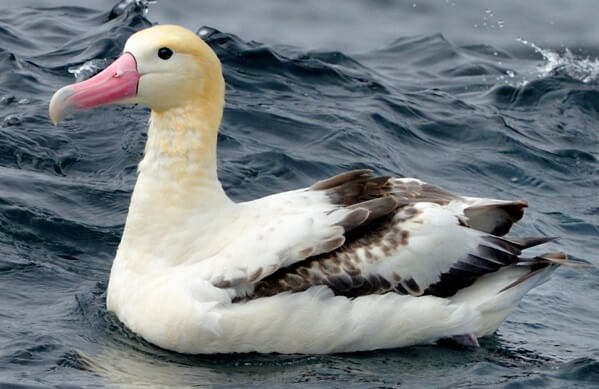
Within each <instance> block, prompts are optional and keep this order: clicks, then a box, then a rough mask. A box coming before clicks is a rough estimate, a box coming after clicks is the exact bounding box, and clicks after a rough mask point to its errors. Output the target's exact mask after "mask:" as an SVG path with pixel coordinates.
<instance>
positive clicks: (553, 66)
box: [518, 38, 599, 83]
mask: <svg viewBox="0 0 599 389" xmlns="http://www.w3.org/2000/svg"><path fill="white" fill-rule="evenodd" d="M518 42H520V43H522V44H525V45H526V46H528V47H531V48H533V49H534V50H535V51H536V52H537V53H539V54H541V55H542V56H543V59H544V60H545V62H544V63H542V64H540V65H538V66H537V70H538V71H539V74H538V77H539V78H544V77H547V76H551V75H553V74H556V73H560V74H565V75H567V76H568V77H571V78H573V79H575V80H578V81H581V82H583V83H588V82H591V81H596V80H597V79H599V60H598V59H596V58H595V59H590V58H589V57H586V58H577V57H576V56H575V55H574V54H572V52H571V51H570V50H569V49H568V48H566V49H565V50H564V52H563V53H558V52H556V51H553V50H549V49H543V48H541V47H539V46H537V45H535V44H534V43H532V42H529V41H527V40H525V39H522V38H518Z"/></svg>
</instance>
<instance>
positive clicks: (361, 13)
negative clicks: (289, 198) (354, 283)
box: [0, 0, 599, 388]
mask: <svg viewBox="0 0 599 389" xmlns="http://www.w3.org/2000/svg"><path fill="white" fill-rule="evenodd" d="M522 3H525V4H522ZM0 6H2V9H3V12H2V13H1V14H0V324H1V325H0V387H30V386H31V387H36V386H37V387H48V386H57V387H65V388H66V387H90V386H95V387H103V386H118V385H123V386H129V385H139V386H159V385H164V386H166V385H169V386H211V387H212V386H217V387H218V386H231V387H264V386H266V387H283V386H284V387H290V386H298V387H299V386H302V387H303V386H307V387H356V388H363V387H395V386H400V385H403V386H406V387H425V388H429V387H479V386H484V385H493V386H500V387H529V386H543V387H560V388H562V387H597V385H599V305H598V304H597V301H599V273H598V272H597V271H580V270H574V269H559V270H558V271H557V272H556V273H555V274H554V276H553V278H552V280H551V281H550V282H548V283H546V284H544V285H543V286H541V287H539V288H537V289H535V290H533V291H532V292H531V293H530V294H529V295H528V296H527V297H526V298H525V299H524V301H523V302H522V304H521V305H520V306H519V308H518V309H517V310H516V311H515V312H514V314H513V315H511V316H510V317H509V318H508V320H507V321H506V322H505V323H504V324H503V325H502V326H501V327H500V329H499V330H498V331H497V333H495V334H494V335H492V336H490V337H487V338H485V339H483V340H482V342H481V347H480V348H479V349H476V350H472V351H469V350H452V349H446V348H441V347H436V346H421V347H410V348H405V349H399V350H385V351H376V352H364V353H354V354H341V355H330V356H310V355H307V356H303V355H258V354H248V355H223V356H195V357H192V356H184V355H178V354H174V353H170V352H167V351H164V350H161V349H158V348H156V347H154V346H152V345H150V344H148V343H146V342H144V341H143V340H141V339H139V338H137V337H136V336H135V335H133V334H132V333H130V332H129V331H127V330H126V329H125V328H123V326H122V325H121V324H120V323H119V322H118V321H117V320H115V318H114V317H112V316H111V315H108V314H107V313H106V308H105V303H104V300H105V291H106V284H107V279H108V275H109V270H110V266H111V261H112V258H113V256H114V254H115V251H116V248H117V245H118V242H119V239H120V235H121V233H122V230H123V225H124V221H125V217H126V213H127V207H128V203H129V196H130V194H131V191H132V188H133V185H134V183H135V179H136V173H135V172H136V165H137V163H138V161H139V160H140V158H141V155H142V150H143V145H144V142H145V130H146V126H147V116H148V109H146V108H144V107H133V106H130V107H114V106H113V107H103V108H98V109H95V110H93V111H88V112H84V113H80V114H77V115H76V116H72V117H68V118H67V119H66V120H65V121H64V122H62V123H61V124H60V125H59V126H57V127H54V126H53V125H52V124H51V123H50V121H49V119H48V117H47V105H48V101H49V98H50V96H51V95H52V93H53V92H54V91H55V90H56V89H58V88H59V87H60V86H62V85H64V84H67V83H71V82H73V81H74V80H75V78H76V77H79V78H85V77H87V76H89V75H91V74H92V73H94V72H96V71H98V70H99V69H101V68H102V67H103V66H106V64H107V63H109V62H110V60H111V59H112V58H114V57H116V56H117V55H118V54H119V52H120V50H121V48H122V46H123V44H124V42H125V41H126V39H127V37H128V36H129V35H130V34H131V33H133V32H134V31H136V30H139V29H141V28H144V27H147V26H149V25H151V24H152V23H155V22H160V23H167V22H168V23H179V24H183V25H185V26H187V27H189V28H192V29H194V30H197V31H198V33H200V34H201V35H202V36H203V37H204V39H206V40H207V41H208V42H209V44H210V45H211V46H212V47H213V48H214V50H215V51H216V53H217V54H218V56H219V57H220V58H221V60H222V61H223V64H224V74H225V79H226V81H227V84H228V87H227V106H226V112H225V117H224V122H223V124H222V129H221V135H220V138H219V147H220V150H219V173H220V176H221V179H222V182H223V185H224V187H225V189H226V191H227V192H228V193H229V194H230V195H231V196H232V197H233V198H234V199H237V200H245V199H251V198H254V197H257V196H262V195H266V194H269V193H273V192H278V191H282V190H289V189H294V188H298V187H301V186H307V185H310V184H311V183H312V182H314V181H315V180H318V179H321V178H323V177H327V176H330V175H333V174H336V173H338V172H340V171H343V170H347V169H354V168H362V167H372V168H373V169H374V170H375V171H377V172H378V173H383V174H394V175H399V176H415V177H418V178H421V179H423V180H426V181H429V182H432V183H435V184H436V185H439V186H442V187H444V188H446V189H448V190H451V191H454V192H457V193H462V194H471V195H480V196H490V197H497V198H503V199H520V198H524V199H527V200H528V201H529V203H530V208H529V209H528V211H527V213H526V215H525V218H524V219H523V220H522V221H521V222H520V223H519V224H518V225H517V226H516V227H515V228H514V230H513V234H514V235H538V234H541V235H551V236H558V237H560V239H559V240H558V241H556V242H553V243H550V244H548V245H546V247H543V248H542V249H540V250H543V251H548V250H565V251H567V252H568V253H569V254H570V255H571V256H572V257H574V258H582V259H586V260H588V261H590V262H592V263H594V264H595V265H596V266H599V255H598V253H599V239H598V238H599V204H598V200H599V61H598V60H596V59H595V58H596V56H597V55H598V54H599V53H598V50H597V47H596V37H597V36H598V34H599V27H598V24H597V23H596V20H597V16H599V15H598V14H597V8H596V5H595V3H594V2H593V1H577V2H566V1H558V0H553V1H546V2H545V1H544V2H521V1H517V0H510V1H501V2H500V1H474V0H464V1H459V0H453V1H451V0H450V1H445V2H443V1H432V0H431V1H417V0H413V1H393V0H377V1H359V0H352V1H347V0H344V1H340V0H339V1H332V0H329V1H316V0H307V1H303V2H292V1H275V0H260V1H252V2H241V1H232V0H231V1H204V2H195V1H191V0H186V1H177V2H169V1H162V0H161V1H159V2H158V3H156V4H150V5H149V10H146V9H145V6H144V3H143V2H141V1H137V2H136V1H123V2H121V3H119V4H115V3H114V2H112V1H107V0H101V1H94V2H78V1H74V0H65V1H41V0H37V1H36V0H25V1H16V0H15V1H11V0H0ZM113 7H114V8H113ZM202 26H210V27H202Z"/></svg>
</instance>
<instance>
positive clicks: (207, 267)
mask: <svg viewBox="0 0 599 389" xmlns="http://www.w3.org/2000/svg"><path fill="white" fill-rule="evenodd" d="M224 96H225V82H224V79H223V75H222V69H221V64H220V61H219V59H218V57H217V56H216V55H215V53H214V52H213V51H212V49H211V48H210V47H209V46H208V45H207V44H206V43H205V42H204V41H203V40H202V39H201V38H200V37H198V36H197V35H196V34H194V33H193V32H191V31H189V30H187V29H185V28H183V27H179V26H174V25H157V26H154V27H150V28H147V29H145V30H142V31H139V32H137V33H135V34H133V35H132V36H131V37H130V38H129V39H128V40H127V42H126V44H125V47H124V49H123V54H122V55H121V56H120V57H119V58H118V59H117V60H116V61H114V62H113V63H112V64H111V65H110V66H108V67H107V68H106V69H105V70H103V71H102V72H100V73H98V74H97V75H95V76H94V77H92V78H90V79H88V80H85V81H82V82H79V83H75V84H72V85H68V86H65V87H63V88H61V89H60V90H58V91H57V92H56V93H55V94H54V96H53V97H52V99H51V102H50V106H49V114H50V118H51V120H52V121H53V122H54V123H55V124H56V123H57V122H58V121H59V120H60V119H61V118H63V117H64V115H66V114H67V113H71V112H74V111H77V110H83V109H88V108H92V107H96V106H100V105H104V104H114V103H117V104H132V103H135V104H144V105H146V106H149V107H150V108H151V114H150V125H149V129H148V137H147V143H146V146H145V150H144V156H143V159H142V161H141V162H140V163H139V168H138V178H137V182H136V184H135V188H134V190H133V194H132V197H131V204H130V207H129V212H128V215H127V220H126V224H125V229H124V232H123V236H122V239H121V242H120V245H119V247H118V251H117V253H116V256H115V258H114V262H113V265H112V269H111V273H110V280H109V284H108V290H107V296H106V305H107V309H108V311H110V312H113V313H114V314H115V315H116V316H117V317H118V319H119V320H120V321H121V322H122V323H123V324H124V325H125V326H126V327H128V328H129V329H130V330H132V331H133V332H135V333H136V334H138V335H139V336H141V337H143V338H144V339H146V340H147V341H149V342H151V343H153V344H155V345H157V346H159V347H162V348H164V349H168V350H172V351H176V352H180V353H191V354H200V353H201V354H205V353H230V352H264V353H267V352H279V353H337V352H350V351H363V350H374V349H383V348H396V347H403V346H409V345H416V344H429V343H435V342H443V341H450V342H453V343H454V344H458V345H464V346H478V338H480V337H483V336H486V335H489V334H491V333H493V332H494V331H495V330H496V329H497V328H498V327H499V325H500V324H501V322H502V321H503V320H504V319H505V318H506V317H507V316H508V315H509V314H510V312H512V311H513V310H514V308H515V307H516V306H517V305H518V303H519V301H520V300H521V299H522V298H523V296H524V295H525V294H526V293H527V292H528V291H529V290H530V289H532V288H534V287H535V286H537V285H539V284H541V283H543V282H545V281H546V280H547V279H548V278H549V275H550V274H551V273H552V272H553V271H554V270H555V269H556V268H557V267H558V266H559V265H564V264H566V265H576V264H577V262H576V261H573V260H568V259H567V257H566V255H565V254H564V253H560V252H557V253H547V254H544V255H538V256H526V255H524V254H523V253H522V252H523V251H524V250H526V249H528V248H530V247H532V246H536V245H539V244H542V243H545V242H547V241H550V240H551V239H552V238H547V237H505V234H507V233H508V231H509V230H510V227H511V226H512V224H513V223H515V222H517V221H518V220H519V219H520V218H521V217H522V215H523V211H524V208H526V207H527V203H526V202H525V201H521V200H518V201H502V200H494V199H485V198H475V197H464V196H459V195H454V194H451V193H449V192H447V191H445V190H443V189H440V188H438V187H436V186H433V185H430V184H428V183H425V182H423V181H421V180H418V179H414V178H394V177H388V176H378V175H375V174H373V173H372V172H371V171H370V170H367V169H363V170H354V171H348V172H342V173H340V174H339V175H336V176H334V177H331V178H326V179H323V180H321V181H318V182H316V183H314V184H313V185H312V186H310V187H308V188H301V189H297V190H292V191H289V192H283V193H276V194H272V195H269V196H266V197H263V198H259V199H256V200H252V201H247V202H234V201H232V200H231V199H230V198H229V197H228V196H227V194H226V193H225V191H224V190H223V188H222V185H221V183H220V182H219V179H218V177H217V169H216V167H217V158H216V155H217V154H216V148H217V134H218V130H219V126H220V122H221V118H222V115H223V106H224Z"/></svg>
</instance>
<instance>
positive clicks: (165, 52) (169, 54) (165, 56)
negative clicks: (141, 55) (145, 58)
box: [158, 47, 173, 60]
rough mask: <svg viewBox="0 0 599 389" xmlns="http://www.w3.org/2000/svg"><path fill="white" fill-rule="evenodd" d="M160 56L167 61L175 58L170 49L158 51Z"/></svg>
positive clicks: (163, 48) (162, 48)
mask: <svg viewBox="0 0 599 389" xmlns="http://www.w3.org/2000/svg"><path fill="white" fill-rule="evenodd" d="M158 56H159V57H160V58H161V59H164V60H167V59H169V58H170V57H172V56H173V51H172V50H171V49H169V48H168V47H161V48H160V49H158Z"/></svg>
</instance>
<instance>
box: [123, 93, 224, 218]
mask: <svg viewBox="0 0 599 389" xmlns="http://www.w3.org/2000/svg"><path fill="white" fill-rule="evenodd" d="M221 117H222V105H220V109H219V107H210V106H206V105H204V106H202V107H199V106H198V105H189V106H184V107H178V108H173V109H170V110H167V111H162V112H154V111H152V114H151V117H150V128H149V130H148V140H147V143H146V148H145V153H144V158H143V160H142V161H141V163H140V164H139V176H138V179H137V183H136V185H135V190H134V193H133V197H132V199H131V209H130V218H132V219H133V220H128V221H127V222H128V223H130V222H134V218H135V215H138V216H139V217H140V219H144V218H146V217H147V215H144V214H145V213H147V212H153V213H157V212H158V213H164V214H165V215H167V216H176V215H177V214H178V213H182V214H185V212H189V210H190V209H194V210H195V212H198V213H203V212H204V210H205V211H206V212H209V211H210V210H212V209H222V208H224V207H226V206H228V205H230V204H231V201H230V200H229V198H228V197H227V195H226V194H225V192H224V191H223V188H222V185H221V183H220V181H219V180H218V176H217V169H216V143H217V136H218V126H219V124H220V120H221ZM132 213H133V215H131V214H132Z"/></svg>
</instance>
